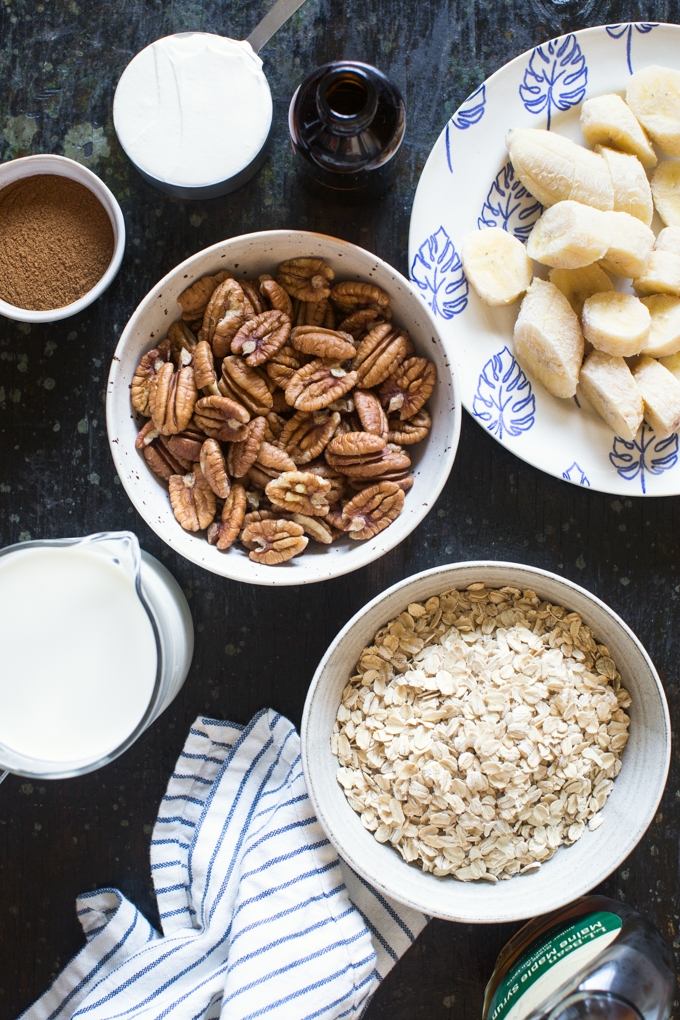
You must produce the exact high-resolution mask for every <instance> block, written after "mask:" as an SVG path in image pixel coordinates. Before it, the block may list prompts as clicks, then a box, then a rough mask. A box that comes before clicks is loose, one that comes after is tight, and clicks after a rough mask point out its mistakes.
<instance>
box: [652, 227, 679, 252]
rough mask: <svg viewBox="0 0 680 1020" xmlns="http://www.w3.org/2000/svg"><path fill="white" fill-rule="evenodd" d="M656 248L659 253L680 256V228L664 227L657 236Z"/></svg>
mask: <svg viewBox="0 0 680 1020" xmlns="http://www.w3.org/2000/svg"><path fill="white" fill-rule="evenodd" d="M654 247H655V248H656V250H657V251H672V252H673V254H674V255H680V227H664V228H663V230H660V231H659V233H658V234H657V235H656V241H655V242H654Z"/></svg>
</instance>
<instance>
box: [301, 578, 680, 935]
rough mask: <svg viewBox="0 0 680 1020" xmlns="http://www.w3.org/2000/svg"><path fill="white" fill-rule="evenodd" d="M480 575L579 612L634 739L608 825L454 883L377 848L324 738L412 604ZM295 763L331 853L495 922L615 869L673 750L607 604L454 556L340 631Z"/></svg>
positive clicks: (408, 890)
mask: <svg viewBox="0 0 680 1020" xmlns="http://www.w3.org/2000/svg"><path fill="white" fill-rule="evenodd" d="M479 581H483V582H484V583H485V584H486V585H488V586H489V587H491V588H502V587H503V586H504V585H511V586H513V587H516V588H520V589H526V588H531V589H532V590H533V591H535V592H536V593H537V595H539V597H541V598H545V599H548V600H549V601H551V602H552V603H553V604H556V605H561V606H565V607H566V608H568V609H570V610H573V611H574V612H577V613H578V614H579V615H580V616H581V618H582V619H583V621H584V622H585V623H587V624H588V626H589V627H591V628H592V630H593V632H594V634H595V637H596V638H597V639H598V640H599V641H600V642H602V643H604V644H606V646H607V648H609V650H610V652H611V654H612V656H613V658H614V661H615V662H616V664H617V667H618V669H619V671H620V673H621V676H622V678H623V683H624V686H625V688H626V690H628V691H629V692H630V695H631V698H632V705H631V707H630V709H629V713H630V718H631V723H630V737H629V740H628V744H627V745H626V749H625V751H624V754H623V758H622V762H623V767H622V769H621V772H620V774H619V776H618V777H617V779H616V781H615V783H614V788H613V790H612V792H611V794H610V796H609V798H608V800H607V802H606V804H605V806H604V808H603V809H602V814H603V819H604V821H603V824H602V825H601V826H600V828H598V829H596V830H595V831H594V832H590V831H588V830H586V832H585V833H584V834H583V836H582V837H581V839H580V840H579V841H578V842H577V843H574V844H573V846H570V847H561V848H560V849H559V850H558V851H557V853H556V854H555V855H554V857H551V858H550V860H548V861H546V863H545V864H543V865H542V867H541V868H540V870H539V871H537V872H534V873H533V874H526V875H515V876H514V877H513V878H511V879H510V880H509V881H503V882H498V883H497V884H496V885H490V884H488V883H486V882H460V881H458V880H457V879H455V878H450V877H446V878H437V877H436V876H435V875H432V874H426V873H425V872H423V871H421V870H420V868H419V867H416V866H414V865H409V864H406V863H405V862H404V861H403V859H402V858H401V856H400V855H399V853H398V852H397V851H396V850H394V849H393V848H392V847H391V846H389V844H382V843H378V842H377V841H376V839H375V838H374V837H373V835H372V834H371V833H370V832H368V830H367V829H365V828H364V827H363V825H362V824H361V820H360V818H359V815H357V814H356V813H355V812H354V811H353V810H352V808H351V807H350V806H349V804H348V803H347V800H346V798H345V794H344V792H343V790H342V787H341V786H340V785H339V783H338V782H337V780H336V778H335V777H336V772H337V769H338V759H337V758H336V757H335V756H334V755H333V754H332V753H331V748H330V735H331V733H332V731H333V725H334V723H335V716H336V713H337V710H338V705H339V704H340V699H341V696H342V691H343V689H344V687H345V685H346V684H347V681H348V680H349V678H350V676H352V674H353V673H354V667H355V665H356V663H357V660H358V658H359V655H360V653H361V651H362V649H363V648H364V647H365V646H366V645H368V644H370V643H371V642H372V640H373V637H374V635H375V633H376V631H378V630H379V629H380V627H382V626H383V625H384V624H385V623H387V622H388V621H389V620H391V619H393V618H394V617H395V616H397V615H398V614H399V613H400V612H402V611H403V610H404V609H405V608H406V607H407V606H408V605H409V603H411V602H424V601H425V600H426V599H428V598H430V596H432V595H439V594H440V593H441V592H444V591H447V590H448V589H450V588H459V589H460V588H465V587H467V585H469V584H474V583H475V582H479ZM301 737H302V764H303V768H304V772H305V778H306V780H307V789H308V791H309V796H310V798H311V800H312V803H313V805H314V810H315V812H316V815H317V818H318V819H319V821H320V822H321V825H322V826H323V828H324V829H325V830H326V833H327V834H328V837H329V839H330V840H331V841H332V842H333V844H334V845H335V847H336V849H337V850H338V853H339V854H340V855H341V856H342V857H343V858H344V859H345V860H346V861H347V863H348V864H349V865H350V866H351V867H352V868H354V870H355V871H357V872H358V873H359V874H360V875H362V876H363V878H365V879H366V880H367V881H368V882H370V883H371V885H373V886H375V888H377V889H379V890H380V892H382V893H384V894H385V895H387V896H391V897H392V898H393V899H395V900H398V901H399V902H400V903H405V904H406V905H407V906H409V907H414V908H415V909H417V910H422V911H423V912H424V913H426V914H432V915H434V916H435V917H442V918H445V919H446V920H449V921H461V922H465V923H467V924H470V923H473V924H474V923H479V924H481V923H484V924H497V923H501V922H506V921H520V920H522V919H524V918H527V917H533V916H534V915H536V914H545V913H548V911H551V910H557V909H559V908H560V907H563V906H564V905H565V904H567V903H570V902H571V901H572V900H574V899H576V898H577V897H578V896H582V895H583V894H584V893H586V892H588V891H589V890H590V889H593V888H594V887H595V886H596V885H598V884H599V883H600V882H602V881H603V880H604V879H605V878H606V877H607V875H609V874H611V872H612V871H614V869H615V868H617V867H618V866H619V865H620V864H621V863H622V861H624V860H625V858H626V857H627V856H628V854H629V853H630V852H631V851H632V850H633V849H634V847H635V846H636V844H637V843H638V842H639V840H640V839H641V838H642V836H643V835H644V833H645V831H646V829H647V827H648V826H649V824H650V822H651V821H652V819H653V818H654V815H655V814H656V810H657V807H658V804H659V801H660V799H661V796H662V794H663V790H664V786H665V784H666V776H667V774H668V766H669V762H670V751H671V728H670V720H669V716H668V706H667V704H666V698H665V695H664V692H663V687H662V686H661V681H660V680H659V676H658V674H657V672H656V670H655V668H654V665H653V663H652V661H651V659H650V658H649V656H648V655H647V652H646V651H645V649H644V648H643V647H642V645H641V644H640V642H639V641H638V639H637V638H636V637H635V635H634V634H633V632H632V631H631V630H630V628H629V627H628V626H627V625H626V624H625V623H624V622H623V620H622V619H621V618H620V617H618V616H617V615H616V613H614V612H613V611H612V610H611V609H609V607H608V606H606V605H605V604H604V602H600V600H599V599H598V598H596V597H595V596H594V595H591V594H590V592H587V591H585V589H583V588H579V586H578V585H576V584H573V583H572V582H571V581H567V580H565V579H564V578H561V577H558V576H557V575H556V574H551V573H549V572H548V571H547V570H538V569H536V568H535V567H527V566H522V565H521V564H518V563H495V562H493V561H482V562H475V563H454V564H449V565H447V566H442V567H435V568H434V569H433V570H426V571H424V572H423V573H421V574H414V576H413V577H407V578H406V579H405V580H404V581H400V582H399V583H398V584H395V585H394V586H393V587H392V588H389V589H388V590H387V591H385V592H383V593H382V594H381V595H378V597H377V598H375V599H373V601H372V602H369V603H368V605H366V606H364V608H363V609H361V610H360V611H359V612H358V613H357V614H356V615H355V616H354V617H352V619H351V620H350V621H349V623H348V624H347V625H346V626H345V627H344V628H343V629H342V630H341V631H340V633H339V634H338V636H337V637H336V638H335V640H334V641H333V643H332V644H331V646H330V648H329V649H328V651H327V652H326V654H325V655H324V657H323V659H322V660H321V662H320V664H319V667H318V669H317V671H316V673H315V675H314V679H313V681H312V684H311V687H310V688H309V693H308V695H307V701H306V704H305V711H304V716H303V719H302V728H301Z"/></svg>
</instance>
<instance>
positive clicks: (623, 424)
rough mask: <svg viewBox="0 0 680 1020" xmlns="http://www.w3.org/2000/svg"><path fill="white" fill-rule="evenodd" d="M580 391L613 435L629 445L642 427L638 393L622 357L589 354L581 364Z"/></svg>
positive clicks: (640, 401)
mask: <svg viewBox="0 0 680 1020" xmlns="http://www.w3.org/2000/svg"><path fill="white" fill-rule="evenodd" d="M579 382H580V388H581V392H582V393H583V396H584V397H585V398H586V400H587V401H588V403H589V404H590V406H591V407H592V408H593V410H594V411H597V413H598V414H599V415H600V416H601V417H602V418H604V420H605V421H606V422H607V425H609V427H610V428H611V429H613V430H614V432H615V433H616V435H617V436H621V438H622V439H627V440H628V442H632V440H634V439H635V436H636V435H637V430H638V429H639V428H640V426H641V425H642V418H643V415H644V408H643V404H642V397H641V396H640V391H639V390H638V388H637V386H636V385H635V380H634V379H633V375H632V373H631V371H630V369H629V368H628V365H627V364H626V363H625V361H624V360H623V358H617V357H615V356H614V355H613V354H605V353H604V351H593V352H592V353H591V354H589V355H588V357H587V358H586V360H585V361H584V362H583V368H582V369H581V378H580V380H579Z"/></svg>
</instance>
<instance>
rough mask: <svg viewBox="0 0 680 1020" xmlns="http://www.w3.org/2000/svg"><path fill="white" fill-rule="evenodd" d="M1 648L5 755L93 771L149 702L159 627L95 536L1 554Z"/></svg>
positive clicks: (131, 580) (53, 768)
mask: <svg viewBox="0 0 680 1020" xmlns="http://www.w3.org/2000/svg"><path fill="white" fill-rule="evenodd" d="M133 537H134V536H133ZM135 542H136V540H135ZM0 649H1V650H2V653H1V659H0V759H4V760H5V761H7V760H8V759H9V761H10V766H9V767H11V768H12V770H13V771H14V768H13V767H12V764H11V762H12V761H18V762H19V767H18V768H17V769H16V771H22V772H23V771H26V772H27V774H33V772H34V771H35V773H38V772H42V773H44V774H46V775H49V774H55V773H60V772H62V773H63V772H64V771H65V770H70V769H73V770H76V769H83V770H86V768H87V765H90V764H92V763H97V762H100V761H101V760H102V759H106V757H107V756H109V755H111V754H112V753H113V752H115V751H116V749H118V748H120V746H121V745H122V744H123V743H124V742H125V741H126V740H127V739H128V738H129V737H130V735H131V734H132V733H134V731H135V730H136V729H137V728H138V727H139V725H140V723H141V722H142V720H143V719H144V716H145V713H147V710H148V709H149V706H150V703H151V700H152V696H153V694H154V688H155V687H156V674H157V669H158V652H157V646H156V638H155V635H154V629H153V626H152V624H151V620H150V618H149V615H148V613H147V610H146V609H145V607H144V604H143V603H142V602H141V601H140V599H139V597H138V594H137V590H136V586H135V577H134V574H133V573H131V571H130V570H129V569H128V568H127V567H126V565H125V564H124V563H123V561H122V558H118V557H116V556H115V555H112V553H111V551H110V549H109V550H107V549H106V548H101V547H99V546H98V545H97V544H96V543H94V544H93V543H88V541H87V540H86V541H84V542H82V543H76V544H72V545H69V544H65V545H45V546H41V545H39V544H37V545H33V544H30V545H27V547H26V548H23V547H21V546H19V547H15V549H14V550H11V551H9V552H8V553H7V554H6V555H3V556H0ZM189 657H190V655H189ZM187 668H188V665H187ZM183 679H184V677H182V680H183ZM17 756H19V757H17ZM21 759H25V761H24V762H22V760H21ZM31 762H34V763H35V768H33V767H31ZM26 763H28V764H26Z"/></svg>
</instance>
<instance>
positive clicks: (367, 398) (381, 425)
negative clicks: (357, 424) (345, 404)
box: [354, 390, 399, 443]
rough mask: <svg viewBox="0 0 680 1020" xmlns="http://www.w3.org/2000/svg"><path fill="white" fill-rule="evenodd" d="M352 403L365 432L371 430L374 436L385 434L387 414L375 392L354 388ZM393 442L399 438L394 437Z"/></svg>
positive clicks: (396, 441)
mask: <svg viewBox="0 0 680 1020" xmlns="http://www.w3.org/2000/svg"><path fill="white" fill-rule="evenodd" d="M354 405H355V407H356V410H357V414H358V415H359V418H360V420H361V424H362V425H363V427H364V429H365V430H366V432H372V433H373V435H375V436H387V429H388V424H387V415H386V414H385V412H384V411H383V409H382V407H381V406H380V401H379V400H378V398H377V397H376V395H375V393H371V391H370V390H356V391H355V393H354ZM394 442H395V443H398V442H399V440H398V439H395V440H394Z"/></svg>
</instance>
